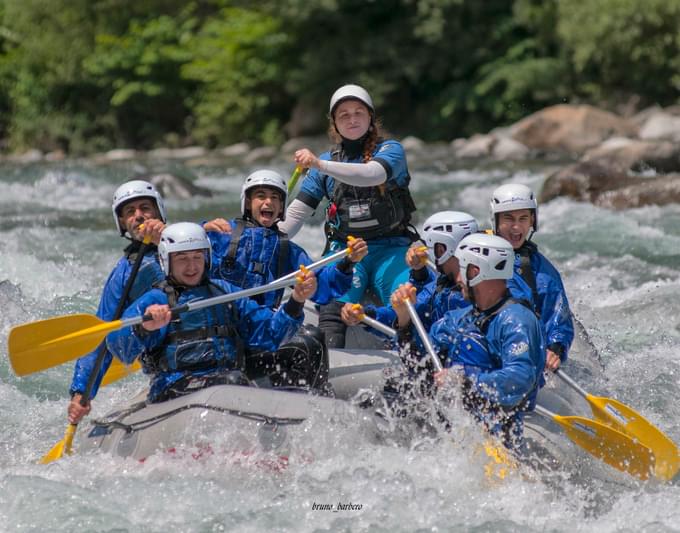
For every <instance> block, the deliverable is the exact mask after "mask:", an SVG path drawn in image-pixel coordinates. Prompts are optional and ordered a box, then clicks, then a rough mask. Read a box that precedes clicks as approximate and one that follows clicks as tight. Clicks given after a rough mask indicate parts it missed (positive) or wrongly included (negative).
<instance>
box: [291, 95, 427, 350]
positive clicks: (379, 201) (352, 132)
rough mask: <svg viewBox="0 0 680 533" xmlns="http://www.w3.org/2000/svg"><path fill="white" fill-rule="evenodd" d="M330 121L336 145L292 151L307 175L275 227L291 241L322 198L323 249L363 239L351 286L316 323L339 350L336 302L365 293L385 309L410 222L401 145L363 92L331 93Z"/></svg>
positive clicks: (404, 270) (400, 270)
mask: <svg viewBox="0 0 680 533" xmlns="http://www.w3.org/2000/svg"><path fill="white" fill-rule="evenodd" d="M329 119H330V126H329V135H330V137H331V139H332V140H333V141H334V142H336V143H337V146H336V148H334V149H333V150H331V151H329V152H325V153H323V154H321V155H320V156H319V157H317V156H316V155H315V154H314V153H312V152H311V151H310V150H308V149H307V148H303V149H300V150H298V151H297V152H295V162H296V164H297V165H299V166H301V167H303V168H308V169H310V170H309V172H308V174H307V177H306V178H305V180H304V181H303V183H302V185H301V187H300V192H299V193H298V195H297V198H296V199H295V200H293V202H292V203H291V204H290V207H289V209H288V217H287V219H286V221H285V222H284V223H283V225H282V229H283V231H285V232H286V233H288V234H289V235H290V236H291V237H292V236H294V235H295V234H296V233H297V232H298V230H299V229H300V227H301V226H302V223H303V222H304V221H305V220H306V219H307V218H308V217H309V216H311V214H312V213H313V212H314V210H315V209H316V208H317V207H318V205H319V203H320V202H321V201H322V200H323V199H324V198H327V199H328V200H329V204H328V207H327V209H326V226H325V227H326V237H327V239H328V246H329V249H330V251H336V250H338V249H340V248H341V247H342V246H344V242H345V240H346V239H347V237H348V236H349V235H352V236H354V237H362V238H363V239H365V240H366V241H367V242H368V245H369V251H368V255H367V257H366V258H365V259H364V260H363V261H362V262H361V264H360V265H358V266H357V267H356V268H355V271H354V272H355V273H354V278H355V279H354V280H353V282H352V289H351V290H350V292H349V293H348V294H347V295H346V296H344V297H343V298H342V299H341V301H340V302H334V303H333V304H330V305H329V306H325V307H323V308H322V310H321V314H320V318H319V326H320V327H321V328H322V329H324V330H325V331H326V335H327V337H328V339H329V346H332V347H336V348H343V347H344V344H345V331H346V328H347V326H346V325H345V324H344V323H343V322H342V320H341V319H340V308H341V307H342V304H343V303H344V302H353V303H357V302H359V301H360V300H361V298H362V296H363V295H364V292H365V291H366V289H369V288H370V289H372V290H373V292H374V293H375V294H376V295H377V296H378V298H379V299H380V300H381V302H382V304H383V305H388V303H389V298H390V294H392V292H393V291H394V289H396V288H397V287H398V286H399V284H400V283H403V282H405V281H406V280H407V279H408V267H407V265H406V264H405V263H404V254H405V253H406V250H407V249H408V246H409V244H410V243H411V242H412V241H413V235H414V232H413V231H412V230H411V228H410V221H411V214H412V213H413V211H415V204H414V203H413V199H412V198H411V195H410V193H409V189H408V186H409V182H410V180H411V178H410V176H409V172H408V167H407V164H406V154H405V152H404V148H403V147H402V145H401V144H400V143H399V142H397V141H396V140H386V139H384V138H383V136H382V132H381V127H380V123H379V121H378V120H377V119H376V116H375V109H374V106H373V100H372V99H371V97H370V95H369V94H368V92H367V91H366V90H365V89H364V88H362V87H360V86H358V85H343V86H342V87H340V88H339V89H338V90H337V91H335V93H334V94H333V96H332V97H331V101H330V106H329Z"/></svg>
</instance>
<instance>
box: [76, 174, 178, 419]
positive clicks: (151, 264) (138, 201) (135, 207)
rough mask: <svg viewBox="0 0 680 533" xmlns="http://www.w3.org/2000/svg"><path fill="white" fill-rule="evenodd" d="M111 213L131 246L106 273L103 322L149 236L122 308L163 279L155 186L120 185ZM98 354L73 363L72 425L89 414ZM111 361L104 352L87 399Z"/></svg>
mask: <svg viewBox="0 0 680 533" xmlns="http://www.w3.org/2000/svg"><path fill="white" fill-rule="evenodd" d="M111 210H112V211H113V220H114V222H115V224H116V228H117V230H118V233H119V234H120V236H121V237H125V238H126V239H128V240H129V241H130V244H129V245H128V246H127V248H125V250H124V252H123V257H121V258H120V259H119V260H118V263H116V266H115V267H114V269H113V270H112V271H111V273H110V274H109V277H108V279H107V280H106V284H105V285H104V290H103V291H102V295H101V298H100V300H99V308H98V309H97V317H98V318H100V319H101V320H105V321H111V320H114V319H115V317H114V316H113V315H114V313H115V310H116V308H117V307H118V302H119V301H120V299H121V298H122V296H123V288H124V287H125V285H126V283H127V281H128V278H129V277H130V272H131V270H132V265H133V263H134V262H135V259H136V258H137V255H138V252H139V251H140V246H141V244H142V241H143V240H144V238H145V237H147V236H149V237H150V239H151V244H149V245H148V246H147V247H146V249H145V251H144V257H143V258H142V263H141V267H140V269H139V271H138V272H137V276H136V277H135V280H134V284H133V286H132V289H131V291H130V294H129V295H128V297H127V302H126V304H125V306H126V307H127V305H129V304H130V303H131V302H133V301H134V300H135V299H137V298H138V297H139V296H141V295H142V294H144V293H145V292H146V291H147V290H149V289H151V286H152V285H153V284H154V283H155V282H157V281H160V280H162V279H163V278H164V277H165V276H164V275H163V272H162V270H161V267H160V265H159V264H158V249H157V245H158V242H159V241H160V235H161V231H162V230H163V228H165V223H166V215H165V206H164V204H163V198H162V197H161V195H160V193H159V192H158V191H157V190H156V187H154V186H153V185H152V184H151V183H149V182H147V181H144V180H131V181H128V182H126V183H123V184H122V185H121V186H120V187H118V188H117V189H116V191H115V193H114V194H113V202H112V205H111ZM97 354H98V349H97V350H94V351H92V352H91V353H89V354H88V355H86V356H83V357H81V358H80V359H78V360H77V361H76V364H75V370H74V372H73V380H72V382H71V387H70V393H71V401H70V402H69V405H68V420H69V422H70V423H71V424H77V423H78V422H79V421H80V420H81V419H82V418H83V416H85V415H86V414H87V413H89V412H90V402H89V401H88V402H87V403H86V405H85V406H82V405H81V403H80V402H81V397H82V395H83V393H84V392H85V389H86V387H87V382H88V380H89V378H90V374H91V373H92V370H93V368H94V364H95V361H96V359H97ZM111 360H112V356H111V353H107V354H106V355H105V358H104V361H103V364H102V366H101V369H100V371H99V374H98V376H97V379H96V381H95V383H94V387H93V388H92V392H91V394H90V398H89V399H92V398H94V397H95V395H96V394H97V390H98V389H99V385H100V383H101V381H102V378H103V377H104V374H105V373H106V370H107V369H108V368H109V366H110V365H111Z"/></svg>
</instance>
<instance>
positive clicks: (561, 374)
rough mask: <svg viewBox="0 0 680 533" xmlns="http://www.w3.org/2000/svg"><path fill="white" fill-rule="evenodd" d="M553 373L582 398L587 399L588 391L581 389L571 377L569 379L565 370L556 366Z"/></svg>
mask: <svg viewBox="0 0 680 533" xmlns="http://www.w3.org/2000/svg"><path fill="white" fill-rule="evenodd" d="M555 374H557V376H558V377H559V378H560V379H561V380H562V381H564V382H565V383H566V384H567V385H569V386H570V387H571V388H572V389H574V390H575V391H576V392H578V393H579V394H580V395H581V396H583V397H584V398H586V399H588V396H589V395H588V393H587V392H586V391H585V390H583V389H582V388H581V387H580V386H579V384H578V383H576V382H575V381H574V380H573V379H571V378H570V377H569V376H568V375H567V374H566V373H565V372H564V370H562V369H560V368H558V369H557V370H555Z"/></svg>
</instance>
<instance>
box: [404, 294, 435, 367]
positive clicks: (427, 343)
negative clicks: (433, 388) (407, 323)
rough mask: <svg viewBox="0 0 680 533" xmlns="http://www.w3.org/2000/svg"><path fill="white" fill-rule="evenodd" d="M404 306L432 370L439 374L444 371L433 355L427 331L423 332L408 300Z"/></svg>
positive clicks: (421, 325) (416, 314) (423, 329)
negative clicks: (432, 366) (429, 360)
mask: <svg viewBox="0 0 680 533" xmlns="http://www.w3.org/2000/svg"><path fill="white" fill-rule="evenodd" d="M404 304H405V305H406V309H407V310H408V314H409V316H410V317H411V322H413V325H414V326H415V327H416V331H417V332H418V335H420V340H421V341H422V342H423V345H424V346H425V349H426V350H427V353H428V355H429V356H430V358H431V359H432V364H433V365H434V369H435V370H436V371H437V372H441V371H442V370H444V367H443V366H442V362H441V361H440V360H439V357H437V354H436V353H435V351H434V348H433V347H432V343H431V342H430V336H429V335H428V334H427V331H425V328H424V327H423V323H422V322H421V321H420V317H419V316H418V313H416V310H415V308H414V307H413V304H412V303H411V302H410V301H409V300H404Z"/></svg>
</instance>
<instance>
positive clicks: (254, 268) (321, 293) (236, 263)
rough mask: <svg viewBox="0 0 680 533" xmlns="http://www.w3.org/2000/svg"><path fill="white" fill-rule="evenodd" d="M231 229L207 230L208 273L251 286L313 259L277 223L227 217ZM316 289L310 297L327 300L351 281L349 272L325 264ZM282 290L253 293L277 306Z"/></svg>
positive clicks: (258, 285) (320, 301) (343, 289)
mask: <svg viewBox="0 0 680 533" xmlns="http://www.w3.org/2000/svg"><path fill="white" fill-rule="evenodd" d="M230 224H231V226H232V233H231V234H227V233H219V232H214V231H210V232H208V238H209V239H210V244H211V246H212V254H213V262H212V268H211V272H210V276H211V277H212V278H215V279H222V280H224V281H228V282H229V283H232V284H234V285H236V286H237V287H241V288H243V289H250V288H252V287H261V286H262V285H266V284H267V283H270V282H272V281H274V280H275V279H277V278H279V277H281V276H284V275H286V274H290V273H291V272H295V271H296V270H297V269H298V268H300V265H309V264H310V263H312V259H311V258H310V257H309V255H307V252H305V251H304V249H303V248H302V247H300V246H298V245H297V244H295V243H294V242H291V241H289V240H288V236H287V235H286V234H285V233H282V232H280V231H279V230H278V229H277V228H276V227H273V228H265V227H263V226H260V225H257V224H254V223H253V222H251V221H247V220H243V219H234V220H231V221H230ZM316 277H317V289H316V292H315V293H314V294H313V295H312V297H311V298H310V300H312V301H313V302H315V303H318V304H320V305H323V304H327V303H329V302H331V301H332V300H333V299H335V298H339V297H340V296H342V295H343V294H345V293H346V292H347V291H348V290H349V289H350V287H351V284H352V272H351V270H350V272H349V273H344V272H341V271H340V270H339V269H338V268H337V266H336V265H328V266H326V267H324V268H322V269H320V270H319V271H318V272H317V273H316ZM283 293H284V290H283V289H279V290H277V291H269V292H266V293H264V294H261V295H258V296H255V297H254V299H255V301H257V302H258V303H260V304H262V305H266V306H267V307H270V308H272V309H273V308H276V307H278V306H279V304H280V303H281V298H282V297H283Z"/></svg>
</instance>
